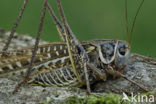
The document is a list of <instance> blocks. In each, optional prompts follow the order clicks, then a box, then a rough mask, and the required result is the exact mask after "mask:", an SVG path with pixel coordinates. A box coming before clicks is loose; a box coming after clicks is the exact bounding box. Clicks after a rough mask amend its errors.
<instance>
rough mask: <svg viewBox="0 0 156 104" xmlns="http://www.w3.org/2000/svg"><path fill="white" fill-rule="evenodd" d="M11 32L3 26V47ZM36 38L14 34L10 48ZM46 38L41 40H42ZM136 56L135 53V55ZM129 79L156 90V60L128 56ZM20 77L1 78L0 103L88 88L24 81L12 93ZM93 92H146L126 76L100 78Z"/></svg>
mask: <svg viewBox="0 0 156 104" xmlns="http://www.w3.org/2000/svg"><path fill="white" fill-rule="evenodd" d="M8 34H9V32H7V31H3V30H0V50H1V49H2V47H3V46H4V42H5V41H6V39H7V38H6V37H7V36H8ZM34 41H35V39H33V38H32V37H30V36H26V35H20V36H15V38H14V39H13V41H12V43H11V46H10V48H9V49H20V48H23V47H28V46H32V45H33V44H34ZM44 43H47V42H44V41H41V44H44ZM132 56H133V55H132ZM124 74H125V75H126V76H127V77H128V78H129V79H131V80H133V81H135V82H137V83H138V84H139V85H141V86H143V87H144V88H146V89H148V90H150V91H153V90H156V60H155V59H150V58H148V57H144V56H135V57H131V58H130V59H129V62H128V65H127V68H126V70H125V73H124ZM17 83H18V81H13V80H11V79H9V78H7V76H6V78H0V104H22V103H26V104H36V103H41V102H43V101H48V100H50V99H54V101H55V102H59V101H62V100H64V99H66V98H68V97H69V96H84V97H85V96H86V91H85V89H80V88H68V87H64V88H63V87H41V86H31V85H25V86H22V87H21V88H20V90H19V91H18V92H17V93H16V94H14V95H12V91H13V90H14V87H15V86H16V84H17ZM91 87H92V91H93V92H94V93H101V94H105V93H110V92H111V93H119V94H121V93H122V92H125V93H128V94H129V93H131V92H135V93H141V92H143V91H142V90H140V89H139V88H138V87H136V86H135V85H134V84H132V83H131V82H129V81H127V80H125V79H123V78H117V79H112V78H110V79H108V80H107V81H106V82H103V81H99V82H97V83H95V84H93V85H91Z"/></svg>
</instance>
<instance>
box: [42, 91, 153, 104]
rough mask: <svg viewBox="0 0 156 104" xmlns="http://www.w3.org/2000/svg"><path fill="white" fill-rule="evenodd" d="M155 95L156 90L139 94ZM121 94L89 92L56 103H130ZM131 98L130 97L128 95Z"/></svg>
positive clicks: (45, 103) (48, 103) (46, 103)
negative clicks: (88, 94)
mask: <svg viewBox="0 0 156 104" xmlns="http://www.w3.org/2000/svg"><path fill="white" fill-rule="evenodd" d="M151 94H152V95H155V94H156V91H152V92H147V93H143V94H141V95H147V96H148V95H151ZM122 98H123V96H122V95H119V94H105V95H100V94H91V95H90V96H83V97H82V96H71V97H68V98H67V99H66V100H64V101H61V102H59V103H58V104H132V102H128V101H123V100H122ZM129 98H130V99H131V97H129ZM53 101H54V100H50V102H44V103H43V104H51V103H52V102H53Z"/></svg>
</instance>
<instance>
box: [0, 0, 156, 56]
mask: <svg viewBox="0 0 156 104" xmlns="http://www.w3.org/2000/svg"><path fill="white" fill-rule="evenodd" d="M23 1H24V0H0V27H1V28H4V29H7V30H10V29H11V28H12V26H13V23H14V21H15V20H16V18H17V15H18V13H19V10H20V7H21V5H22V3H23ZM48 1H49V2H50V4H51V5H52V7H53V9H54V10H55V12H56V14H57V16H59V15H58V10H57V8H56V0H48ZM141 1H142V0H128V18H129V19H128V20H129V26H131V24H132V21H133V18H134V15H135V13H136V11H137V8H138V6H139V4H140V3H141ZM61 2H62V5H63V8H64V11H65V14H66V17H67V19H68V22H69V25H70V26H71V28H72V30H73V32H74V33H75V35H76V37H77V38H78V39H79V40H92V39H98V38H99V39H105V38H107V39H112V38H113V39H122V40H126V39H127V38H126V23H125V9H124V7H125V0H61ZM42 4H43V0H29V3H28V5H27V8H26V10H25V13H24V16H23V18H22V21H21V22H20V25H19V27H18V29H17V32H18V33H24V34H30V35H33V36H35V35H36V33H37V29H38V24H39V20H40V15H41V8H42ZM41 38H42V39H43V40H46V41H49V42H53V41H60V38H59V35H58V33H57V30H56V28H55V25H54V23H53V21H52V20H51V17H50V16H49V14H48V12H47V13H46V18H45V23H44V27H43V31H42V36H41ZM131 43H132V44H131V47H132V52H135V53H139V54H143V55H146V56H152V57H156V0H145V2H144V4H143V7H142V9H141V11H140V12H139V15H138V17H137V20H136V25H135V29H134V33H133V37H132V41H131Z"/></svg>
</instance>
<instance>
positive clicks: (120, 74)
mask: <svg viewBox="0 0 156 104" xmlns="http://www.w3.org/2000/svg"><path fill="white" fill-rule="evenodd" d="M106 71H107V73H109V74H111V75H115V76H117V77H122V78H124V79H126V80H128V81H129V82H131V83H133V84H134V85H136V86H138V87H139V88H140V89H142V90H143V91H145V92H148V90H147V89H145V88H143V87H142V86H141V85H139V84H137V83H136V82H135V81H133V80H131V79H128V78H127V77H126V76H125V75H123V74H122V73H120V72H119V71H116V70H113V68H112V67H111V66H109V68H108V69H107V70H106Z"/></svg>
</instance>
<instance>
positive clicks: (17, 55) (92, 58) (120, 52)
mask: <svg viewBox="0 0 156 104" xmlns="http://www.w3.org/2000/svg"><path fill="white" fill-rule="evenodd" d="M56 1H57V6H58V9H59V13H60V17H61V21H62V23H61V22H60V21H59V19H58V18H57V16H56V15H55V13H54V11H53V10H52V8H51V6H50V5H49V3H48V1H47V0H44V4H43V9H42V15H41V20H40V25H39V29H38V33H37V36H36V42H35V46H34V47H31V48H26V49H20V50H13V51H7V49H8V46H9V44H10V41H11V39H12V38H13V34H14V32H15V30H16V28H17V26H18V23H19V21H20V19H21V17H22V15H23V12H24V9H25V7H26V4H27V2H28V0H24V4H23V6H22V8H21V11H20V13H19V16H18V18H17V21H16V23H15V25H14V27H13V29H12V32H11V34H10V36H9V38H8V41H7V43H6V46H5V47H4V48H3V50H2V52H1V58H0V65H1V66H0V74H4V73H11V72H14V71H23V70H27V68H28V70H27V72H26V75H25V78H24V80H23V81H22V82H20V83H19V84H18V85H17V87H16V88H15V91H14V92H16V91H17V90H18V88H19V87H20V86H21V85H22V84H23V83H26V82H28V83H37V84H41V85H43V86H51V85H57V86H66V85H67V86H71V85H80V86H82V85H86V86H87V92H88V93H91V91H90V83H94V82H95V81H97V80H104V81H105V80H106V78H107V76H109V75H112V76H113V77H123V78H125V79H127V80H129V79H128V78H127V77H125V76H124V75H123V74H122V72H123V71H124V69H125V67H126V64H127V63H126V62H127V60H128V58H129V55H130V40H129V41H128V42H126V41H122V40H113V39H110V40H102V39H101V40H93V41H84V42H80V41H78V39H77V38H76V37H75V35H74V33H73V32H72V30H71V29H70V27H69V25H68V23H67V20H66V18H65V15H64V12H63V9H62V6H61V3H60V0H56ZM143 1H144V0H143ZM143 1H142V3H141V4H140V6H139V9H138V11H139V10H140V8H141V6H142V4H143ZM46 9H48V11H49V14H50V15H51V17H52V19H53V21H54V22H55V24H56V28H57V30H58V32H59V35H60V37H61V39H62V41H63V42H58V43H49V44H45V45H40V46H38V44H39V39H40V33H41V30H42V25H43V22H44V17H45V11H46ZM126 11H127V10H126ZM126 14H127V13H126ZM137 14H138V12H137ZM136 16H137V15H136ZM135 18H136V17H135ZM126 20H127V15H126ZM135 20H136V19H134V22H133V25H134V23H135ZM127 21H128V20H127ZM133 27H134V26H132V31H131V33H130V35H129V34H128V25H127V37H128V38H129V39H131V35H132V32H133ZM129 81H131V82H132V83H134V84H136V85H137V86H138V87H140V88H141V89H143V90H145V91H147V90H146V89H144V88H142V87H141V86H140V85H138V84H137V83H135V82H134V81H132V80H129Z"/></svg>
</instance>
